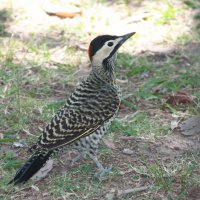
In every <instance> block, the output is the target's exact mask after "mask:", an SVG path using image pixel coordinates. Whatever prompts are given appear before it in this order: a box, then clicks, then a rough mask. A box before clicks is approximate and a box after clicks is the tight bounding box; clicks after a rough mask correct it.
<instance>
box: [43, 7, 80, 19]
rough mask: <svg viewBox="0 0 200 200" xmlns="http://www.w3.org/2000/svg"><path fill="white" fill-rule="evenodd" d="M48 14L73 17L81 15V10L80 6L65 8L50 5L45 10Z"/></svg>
mask: <svg viewBox="0 0 200 200" xmlns="http://www.w3.org/2000/svg"><path fill="white" fill-rule="evenodd" d="M45 12H46V13H47V14H48V15H49V16H56V17H59V18H61V19H65V18H74V17H76V16H82V15H83V12H82V9H81V8H78V7H75V6H68V7H66V8H62V7H57V8H56V7H52V8H51V9H47V10H46V11H45Z"/></svg>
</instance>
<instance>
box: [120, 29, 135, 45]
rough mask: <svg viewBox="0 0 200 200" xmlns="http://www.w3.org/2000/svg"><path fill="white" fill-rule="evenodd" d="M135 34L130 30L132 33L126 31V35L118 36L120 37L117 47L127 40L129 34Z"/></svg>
mask: <svg viewBox="0 0 200 200" xmlns="http://www.w3.org/2000/svg"><path fill="white" fill-rule="evenodd" d="M134 34H135V32H132V33H128V34H126V35H122V36H120V37H119V38H122V39H121V40H120V42H119V47H120V46H121V45H122V44H123V43H124V42H125V41H126V40H128V39H129V38H130V37H131V36H133V35H134Z"/></svg>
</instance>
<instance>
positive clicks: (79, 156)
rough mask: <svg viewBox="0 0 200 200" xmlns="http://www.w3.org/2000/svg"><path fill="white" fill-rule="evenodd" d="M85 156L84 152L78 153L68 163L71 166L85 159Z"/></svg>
mask: <svg viewBox="0 0 200 200" xmlns="http://www.w3.org/2000/svg"><path fill="white" fill-rule="evenodd" d="M85 155H86V152H84V151H82V152H80V153H79V155H78V156H76V157H75V158H73V159H72V160H71V161H70V165H71V166H73V165H74V163H76V162H77V161H79V160H80V159H81V158H82V157H85Z"/></svg>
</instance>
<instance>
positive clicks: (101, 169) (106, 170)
mask: <svg viewBox="0 0 200 200" xmlns="http://www.w3.org/2000/svg"><path fill="white" fill-rule="evenodd" d="M88 155H89V157H90V158H91V159H92V160H93V161H94V162H95V164H96V166H97V167H98V169H99V172H97V173H95V177H103V176H106V175H107V174H108V173H110V171H111V169H112V166H111V167H105V168H104V167H103V165H102V164H101V163H100V162H99V160H98V158H97V156H96V155H92V154H88Z"/></svg>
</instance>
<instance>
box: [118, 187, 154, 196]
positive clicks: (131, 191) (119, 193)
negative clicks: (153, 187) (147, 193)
mask: <svg viewBox="0 0 200 200" xmlns="http://www.w3.org/2000/svg"><path fill="white" fill-rule="evenodd" d="M148 188H150V186H143V187H138V188H131V189H127V190H118V191H117V193H116V197H118V198H122V197H123V196H125V195H127V194H130V193H132V194H135V193H138V192H142V191H144V190H147V189H148Z"/></svg>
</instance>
